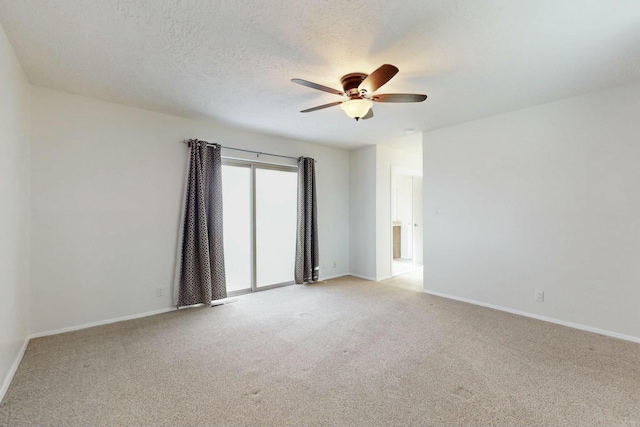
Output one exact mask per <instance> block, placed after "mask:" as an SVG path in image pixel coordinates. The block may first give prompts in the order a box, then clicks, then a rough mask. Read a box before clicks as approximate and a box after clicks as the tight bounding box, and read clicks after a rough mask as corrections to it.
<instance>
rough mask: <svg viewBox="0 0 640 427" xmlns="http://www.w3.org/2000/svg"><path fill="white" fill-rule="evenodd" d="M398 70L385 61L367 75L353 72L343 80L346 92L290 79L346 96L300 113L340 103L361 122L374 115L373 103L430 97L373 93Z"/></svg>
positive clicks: (417, 100)
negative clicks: (343, 98)
mask: <svg viewBox="0 0 640 427" xmlns="http://www.w3.org/2000/svg"><path fill="white" fill-rule="evenodd" d="M397 73H398V68H397V67H395V66H393V65H391V64H384V65H382V66H381V67H379V68H378V69H376V70H375V71H374V72H373V73H371V74H369V75H367V74H364V73H350V74H347V75H345V76H343V77H342V78H341V79H340V83H342V88H343V90H344V91H342V92H341V91H339V90H337V89H332V88H330V87H327V86H323V85H319V84H317V83H313V82H309V81H307V80H302V79H291V81H292V82H294V83H297V84H299V85H302V86H307V87H310V88H312V89H318V90H322V91H324V92H329V93H333V94H335V95H340V96H342V97H345V98H347V99H346V100H344V101H336V102H331V103H329V104H324V105H319V106H317V107H313V108H307V109H306V110H302V111H300V112H301V113H310V112H312V111H317V110H322V109H323V108H329V107H333V106H334V105H340V108H342V109H343V110H344V112H345V113H347V115H348V116H349V117H351V118H353V119H356V121H358V120H359V119H370V118H371V117H373V110H372V109H371V107H372V106H373V102H371V101H375V102H422V101H424V100H425V99H427V95H420V94H416V93H387V94H380V95H374V94H373V92H375V91H376V90H378V89H379V88H381V87H382V85H384V84H385V83H387V82H388V81H389V80H391V78H392V77H393V76H395V75H396V74H397Z"/></svg>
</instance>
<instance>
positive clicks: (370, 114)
mask: <svg viewBox="0 0 640 427" xmlns="http://www.w3.org/2000/svg"><path fill="white" fill-rule="evenodd" d="M371 117H373V108H369V112H368V113H367V114H365V115H364V116H362V117H360V120H367V119H370V118H371Z"/></svg>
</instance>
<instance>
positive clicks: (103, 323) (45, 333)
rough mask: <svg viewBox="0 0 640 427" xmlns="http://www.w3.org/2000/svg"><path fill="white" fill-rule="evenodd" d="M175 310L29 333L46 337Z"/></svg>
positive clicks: (167, 309)
mask: <svg viewBox="0 0 640 427" xmlns="http://www.w3.org/2000/svg"><path fill="white" fill-rule="evenodd" d="M175 310H176V308H175V307H171V308H162V309H160V310H154V311H147V312H144V313H137V314H130V315H128V316H122V317H116V318H113V319H107V320H99V321H97V322H91V323H84V324H82V325H76V326H69V327H67V328H62V329H54V330H52V331H44V332H37V333H35V334H31V335H29V337H28V338H29V339H32V338H40V337H46V336H49V335H57V334H63V333H65V332H72V331H78V330H80V329H87V328H92V327H94V326H101V325H108V324H109V323H116V322H122V321H125V320H132V319H139V318H140V317H147V316H153V315H155V314H161V313H167V312H169V311H175Z"/></svg>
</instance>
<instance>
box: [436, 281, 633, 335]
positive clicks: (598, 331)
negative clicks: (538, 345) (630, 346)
mask: <svg viewBox="0 0 640 427" xmlns="http://www.w3.org/2000/svg"><path fill="white" fill-rule="evenodd" d="M423 292H424V293H425V294H430V295H435V296H438V297H443V298H448V299H452V300H456V301H461V302H466V303H469V304H474V305H479V306H482V307H487V308H492V309H494V310H500V311H506V312H507V313H511V314H517V315H518V316H524V317H530V318H532V319H537V320H542V321H543V322H549V323H555V324H556V325H562V326H567V327H569V328H574V329H580V330H581V331H587V332H594V333H596V334H600V335H606V336H608V337H613V338H619V339H621V340H625V341H631V342H635V343H640V338H639V337H634V336H632V335H625V334H620V333H618V332H611V331H607V330H604V329H599V328H594V327H592V326H585V325H581V324H579V323H573V322H567V321H565V320H559V319H554V318H553V317H547V316H540V315H539V314H533V313H528V312H526V311H520V310H514V309H512V308H507V307H502V306H499V305H494V304H488V303H486V302H480V301H476V300H472V299H468V298H461V297H457V296H454V295H449V294H445V293H442V292H436V291H428V290H426V289H425V290H424V291H423Z"/></svg>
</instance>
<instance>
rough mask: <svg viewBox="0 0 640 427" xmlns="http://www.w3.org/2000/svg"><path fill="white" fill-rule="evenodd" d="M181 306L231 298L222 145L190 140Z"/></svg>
mask: <svg viewBox="0 0 640 427" xmlns="http://www.w3.org/2000/svg"><path fill="white" fill-rule="evenodd" d="M188 143H189V148H190V161H189V172H188V177H187V189H186V194H185V205H184V223H183V225H182V228H183V232H182V248H181V257H180V278H179V285H178V301H177V305H178V306H185V305H192V304H211V301H212V300H217V299H222V298H226V297H227V287H226V278H225V269H224V248H223V235H222V159H221V155H220V148H221V146H220V145H218V144H207V142H205V141H199V140H197V139H192V140H189V142H188Z"/></svg>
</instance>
